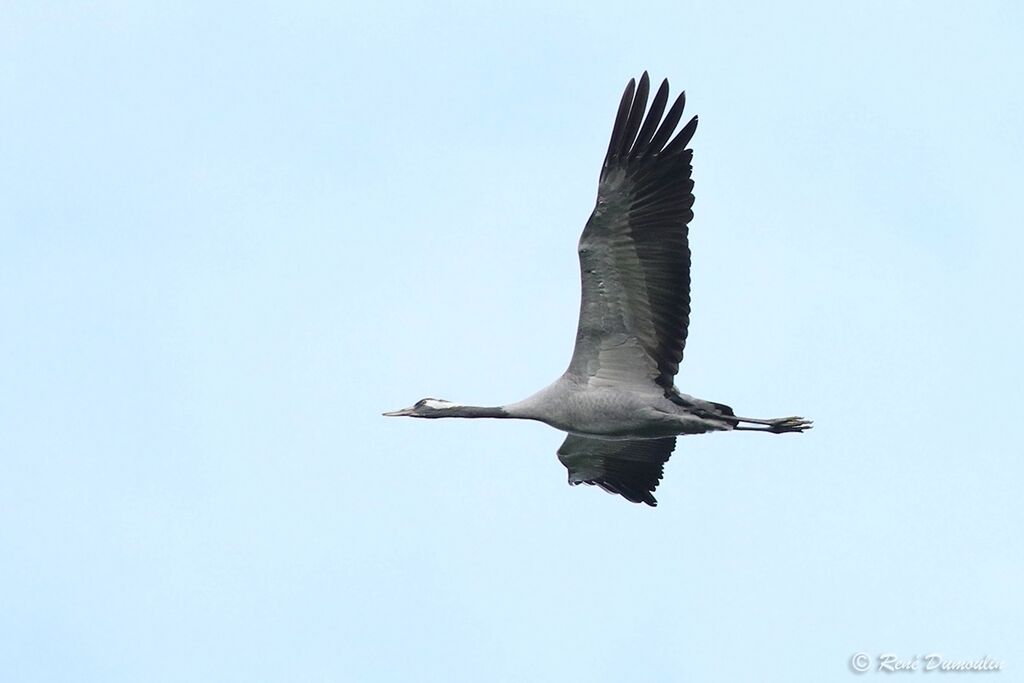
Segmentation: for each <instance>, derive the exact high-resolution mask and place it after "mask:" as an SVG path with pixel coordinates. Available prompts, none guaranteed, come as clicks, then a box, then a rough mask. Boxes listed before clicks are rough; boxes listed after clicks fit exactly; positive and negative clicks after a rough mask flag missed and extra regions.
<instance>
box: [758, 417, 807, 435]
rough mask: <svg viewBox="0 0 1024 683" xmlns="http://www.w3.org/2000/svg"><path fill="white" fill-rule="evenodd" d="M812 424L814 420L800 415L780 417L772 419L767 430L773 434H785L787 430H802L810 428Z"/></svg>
mask: <svg viewBox="0 0 1024 683" xmlns="http://www.w3.org/2000/svg"><path fill="white" fill-rule="evenodd" d="M813 426H814V422H812V421H811V420H805V419H804V418H802V417H796V416H793V417H780V418H778V419H776V420H772V423H771V426H769V428H768V431H770V432H773V433H775V434H786V433H788V432H802V431H804V430H805V429H811V428H812V427H813Z"/></svg>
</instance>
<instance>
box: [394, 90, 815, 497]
mask: <svg viewBox="0 0 1024 683" xmlns="http://www.w3.org/2000/svg"><path fill="white" fill-rule="evenodd" d="M648 90H649V80H648V77H647V74H646V73H644V75H643V77H641V79H640V83H639V86H637V84H636V83H635V82H634V81H632V80H631V81H630V82H629V85H628V86H627V87H626V92H625V93H624V94H623V96H622V101H621V102H620V104H619V111H618V115H617V116H616V119H615V125H614V127H613V130H612V137H611V141H610V142H609V145H608V152H607V154H606V156H605V161H604V165H603V167H602V169H601V176H600V181H599V184H598V197H597V205H596V206H595V207H594V211H593V213H592V214H591V217H590V220H589V221H587V226H586V228H585V229H584V231H583V234H582V236H581V237H580V241H579V249H578V250H579V257H580V272H581V281H582V282H581V284H582V299H581V303H580V318H579V326H578V328H577V334H576V345H575V348H574V351H573V356H572V360H571V361H570V363H569V367H568V369H567V370H566V371H565V373H564V374H563V375H562V376H561V377H560V378H558V379H557V380H556V381H555V382H554V383H552V384H551V385H550V386H548V387H545V388H544V389H542V390H540V391H538V392H537V393H535V394H533V395H532V396H530V397H528V398H526V399H524V400H522V401H519V402H517V403H511V404H508V405H505V406H499V407H493V408H483V407H477V406H462V405H457V404H454V403H450V402H448V401H442V400H439V399H423V400H421V401H419V402H418V403H417V404H416V405H414V406H412V407H411V408H406V409H404V410H400V411H395V412H392V413H385V415H394V416H400V415H404V416H410V417H424V418H438V417H466V418H475V417H490V418H513V419H527V420H538V421H540V422H544V423H546V424H548V425H551V426H552V427H555V428H556V429H560V430H562V431H565V432H568V434H569V435H568V437H567V438H566V440H565V442H564V443H563V444H562V447H561V448H559V450H558V457H559V459H560V460H561V461H562V463H563V464H564V465H565V466H566V468H567V469H568V470H569V483H571V484H579V483H586V484H596V485H599V486H601V487H602V488H604V489H605V490H608V491H611V492H613V493H618V494H620V495H622V496H623V497H625V498H627V499H628V500H631V501H633V502H637V503H641V502H642V503H647V504H648V505H652V506H653V505H656V503H657V501H655V499H654V496H653V495H652V492H653V491H654V489H655V487H656V486H657V484H658V482H659V481H660V479H661V473H662V466H663V465H664V463H665V462H666V461H667V460H668V458H669V456H670V455H671V453H672V450H673V448H674V447H675V437H676V436H679V435H684V434H701V433H704V432H709V431H728V430H745V431H766V432H772V433H784V432H801V431H803V430H805V429H809V428H810V426H811V423H810V422H809V421H807V420H804V419H803V418H798V417H790V418H778V419H773V420H762V419H754V418H744V417H737V416H736V415H735V414H734V413H733V410H732V408H730V407H729V406H726V405H724V404H721V403H714V402H711V401H705V400H702V399H697V398H693V397H691V396H687V395H686V394H681V393H679V392H678V391H677V390H676V388H675V383H674V378H675V375H676V372H677V371H678V369H679V363H680V361H681V360H682V357H683V348H684V346H685V344H686V336H687V328H688V325H689V315H690V249H689V245H688V225H689V222H690V220H691V219H692V217H693V212H692V211H691V207H692V206H693V194H692V190H693V181H692V180H690V173H691V165H690V162H691V160H692V158H693V152H692V151H691V150H690V149H687V148H686V145H687V143H689V141H690V138H691V137H692V136H693V133H694V131H695V130H696V128H697V117H694V118H693V119H691V120H690V122H689V123H687V124H686V125H685V126H684V127H683V128H682V129H681V130H680V131H679V133H678V134H676V135H675V137H672V134H673V133H674V132H675V128H676V125H677V124H678V123H679V120H680V117H681V116H682V111H683V106H684V103H685V96H684V95H680V96H679V97H678V98H677V99H676V101H675V102H674V103H673V105H672V107H670V108H669V110H668V112H667V113H666V114H665V116H664V118H662V113H664V112H665V106H666V104H667V102H668V81H664V82H663V83H662V85H661V87H660V88H659V90H658V92H657V94H656V95H655V97H654V100H653V102H652V104H651V108H650V110H649V111H647V113H646V116H645V109H646V105H647V96H648ZM670 138H671V140H670ZM751 424H753V425H759V426H754V427H751V426H748V425H751Z"/></svg>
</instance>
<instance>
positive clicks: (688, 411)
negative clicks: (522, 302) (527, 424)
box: [504, 376, 732, 440]
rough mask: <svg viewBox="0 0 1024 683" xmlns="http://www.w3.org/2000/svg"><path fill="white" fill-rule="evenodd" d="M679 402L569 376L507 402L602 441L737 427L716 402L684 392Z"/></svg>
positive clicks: (519, 414)
mask: <svg viewBox="0 0 1024 683" xmlns="http://www.w3.org/2000/svg"><path fill="white" fill-rule="evenodd" d="M678 398H679V399H681V400H683V401H686V402H687V403H688V404H689V405H688V406H687V405H683V404H680V403H676V402H673V401H671V400H669V399H668V398H666V397H665V396H664V393H662V394H659V393H658V392H656V391H649V392H645V391H639V390H630V389H626V390H622V389H616V388H614V387H588V386H587V385H586V383H585V382H584V381H582V380H580V379H578V378H574V377H571V376H569V377H566V376H563V377H561V378H560V379H558V380H557V381H556V382H554V383H553V384H551V385H550V386H548V387H545V388H544V389H541V390H540V391H538V392H537V393H536V394H533V395H532V396H530V397H528V398H526V399H524V400H522V401H519V402H518V403H512V404H510V405H507V406H504V410H505V411H506V412H508V414H509V417H515V418H520V419H527V420H537V421H539V422H543V423H545V424H548V425H550V426H552V427H554V428H555V429H560V430H562V431H563V432H569V433H570V434H576V435H579V436H593V437H599V438H601V439H611V440H618V439H656V438H660V437H664V436H678V435H681V434H703V433H704V432H708V431H716V430H726V429H731V428H732V424H731V423H730V422H729V421H728V419H727V418H725V417H724V415H720V414H718V413H717V411H716V409H715V408H714V404H713V403H710V402H708V401H701V400H700V399H694V398H692V397H689V396H681V395H680V396H679V397H678Z"/></svg>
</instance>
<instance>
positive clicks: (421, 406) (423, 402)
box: [384, 398, 457, 417]
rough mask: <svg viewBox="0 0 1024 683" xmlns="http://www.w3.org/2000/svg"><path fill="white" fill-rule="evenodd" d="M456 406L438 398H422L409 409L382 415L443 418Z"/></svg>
mask: <svg viewBox="0 0 1024 683" xmlns="http://www.w3.org/2000/svg"><path fill="white" fill-rule="evenodd" d="M456 405H457V404H455V403H452V402H451V401H445V400H442V399H440V398H423V399H420V400H419V401H416V404H415V405H413V406H412V407H410V408H403V409H402V410H394V411H392V412H390V413H384V415H385V416H386V417H444V416H445V414H446V413H447V412H448V411H450V410H451V409H452V408H455V407H456Z"/></svg>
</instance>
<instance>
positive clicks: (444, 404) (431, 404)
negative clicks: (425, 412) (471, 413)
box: [423, 398, 455, 410]
mask: <svg viewBox="0 0 1024 683" xmlns="http://www.w3.org/2000/svg"><path fill="white" fill-rule="evenodd" d="M423 405H425V406H427V407H428V408H434V409H435V410H440V409H441V408H451V407H452V406H453V405H455V404H454V403H450V402H449V401H439V400H437V399H434V398H431V399H427V401H426V402H425V403H424V404H423Z"/></svg>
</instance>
